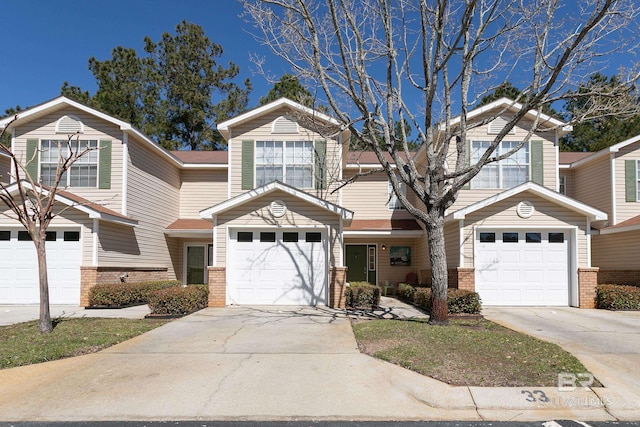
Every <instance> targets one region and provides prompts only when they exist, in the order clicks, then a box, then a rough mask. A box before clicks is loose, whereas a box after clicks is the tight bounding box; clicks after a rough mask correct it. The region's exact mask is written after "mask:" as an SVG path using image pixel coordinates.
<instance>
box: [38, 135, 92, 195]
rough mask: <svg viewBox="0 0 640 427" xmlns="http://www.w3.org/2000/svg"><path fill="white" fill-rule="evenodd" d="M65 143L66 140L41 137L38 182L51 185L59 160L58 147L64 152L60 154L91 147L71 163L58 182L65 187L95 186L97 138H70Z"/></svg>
mask: <svg viewBox="0 0 640 427" xmlns="http://www.w3.org/2000/svg"><path fill="white" fill-rule="evenodd" d="M69 145H70V147H69V146H68V145H67V141H66V140H56V139H43V140H41V141H40V182H41V183H42V184H44V185H53V184H54V182H55V178H56V170H57V168H58V161H59V160H60V154H61V153H60V151H59V150H60V148H62V150H64V151H65V152H64V153H62V156H65V157H67V156H69V155H70V153H69V149H71V151H72V152H74V153H77V152H83V151H84V150H86V149H87V148H89V149H91V151H89V152H88V153H87V154H85V155H84V156H82V157H80V158H79V159H78V160H76V162H75V163H74V164H73V165H71V168H70V169H69V170H68V171H67V172H66V173H65V174H64V175H62V180H61V181H60V184H61V185H62V186H65V187H97V186H98V149H97V148H98V141H97V140H79V141H78V140H72V141H71V143H70V144H69Z"/></svg>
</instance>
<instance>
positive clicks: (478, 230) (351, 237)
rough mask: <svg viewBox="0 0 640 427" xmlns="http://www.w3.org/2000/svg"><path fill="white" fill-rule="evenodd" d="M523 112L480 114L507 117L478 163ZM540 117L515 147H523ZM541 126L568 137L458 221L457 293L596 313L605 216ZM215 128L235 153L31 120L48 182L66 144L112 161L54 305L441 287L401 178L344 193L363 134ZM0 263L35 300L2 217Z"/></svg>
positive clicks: (522, 165)
mask: <svg viewBox="0 0 640 427" xmlns="http://www.w3.org/2000/svg"><path fill="white" fill-rule="evenodd" d="M517 108H519V106H518V105H517V104H514V103H513V102H511V101H508V100H505V99H502V100H499V101H496V102H494V103H492V104H490V105H487V106H484V107H482V108H479V109H477V110H475V111H473V112H471V113H470V117H471V118H474V117H475V118H482V117H484V115H488V114H495V112H496V111H499V112H500V114H501V117H498V118H497V119H496V120H494V121H492V122H491V123H489V124H488V125H487V126H483V127H479V128H477V129H476V130H475V131H474V133H473V134H471V135H470V139H469V146H470V148H471V152H472V153H476V152H477V151H478V150H480V149H482V147H483V146H484V145H483V144H486V141H488V140H490V139H492V138H493V136H494V135H495V133H496V132H497V131H499V129H501V126H503V125H504V120H506V119H508V116H509V114H511V113H512V111H514V110H515V109H517ZM535 114H537V113H536V112H530V114H529V116H527V119H526V120H524V121H523V123H522V124H521V126H519V127H518V128H517V129H516V130H515V133H513V134H512V135H509V137H508V138H506V139H505V142H504V143H503V146H502V147H501V150H508V149H509V147H510V146H512V145H513V144H516V143H517V142H518V141H520V140H521V139H522V138H523V137H524V136H525V135H526V131H527V126H528V124H529V123H530V120H531V117H533V116H534V115H535ZM542 119H543V121H546V122H548V123H549V124H551V125H552V127H553V129H557V130H553V131H549V132H536V133H535V134H534V137H533V138H531V141H530V142H529V143H528V144H527V145H525V147H524V148H523V150H521V151H519V152H518V153H516V154H515V155H514V156H512V158H511V159H508V160H505V161H503V162H500V163H498V164H494V165H491V166H488V167H487V168H485V169H484V170H483V171H482V172H481V174H480V175H479V176H478V177H477V178H475V179H474V180H473V181H472V182H471V184H470V186H469V188H465V189H464V190H462V191H461V193H460V196H459V198H458V200H457V202H456V204H455V205H454V206H453V207H452V208H451V209H449V211H448V212H447V218H446V226H445V234H446V250H447V256H448V263H449V265H448V267H449V279H450V284H451V285H452V286H458V287H461V288H466V289H475V290H477V291H478V292H480V294H481V296H482V298H483V300H484V302H485V304H511V305H580V306H589V304H590V303H589V299H590V298H591V300H592V299H593V298H592V294H593V285H594V284H595V279H594V278H595V272H596V269H592V268H591V262H590V253H591V250H590V245H591V234H590V232H591V223H593V222H596V221H603V220H605V219H606V214H605V213H604V212H602V211H600V210H599V209H596V208H593V207H591V206H589V205H587V204H584V203H581V202H578V201H576V200H574V199H572V198H570V197H567V196H566V195H562V194H560V193H558V192H557V190H558V189H559V186H560V178H559V174H558V150H557V143H558V138H559V137H560V136H561V135H562V132H563V129H562V123H560V122H558V121H557V120H554V119H552V118H550V117H546V116H544V115H543V116H542ZM8 122H9V119H5V120H3V121H1V122H0V125H6V124H7V123H8ZM218 129H219V130H220V132H221V133H222V134H223V136H224V137H225V138H226V140H227V142H228V151H225V152H186V151H185V152H168V151H166V150H164V149H163V148H161V147H159V146H158V145H157V144H155V143H154V142H153V141H151V140H150V139H149V138H147V137H146V136H145V135H143V134H141V133H140V132H139V131H137V130H135V129H133V128H132V127H131V126H130V125H129V124H127V123H124V122H122V121H120V120H118V119H115V118H113V117H110V116H108V115H105V114H103V113H101V112H99V111H96V110H93V109H91V108H88V107H86V106H83V105H81V104H78V103H77V102H74V101H71V100H68V99H66V98H63V97H60V98H56V99H54V100H52V101H49V102H47V103H44V104H42V105H39V106H36V107H34V108H32V109H29V110H27V111H25V112H22V113H21V115H20V117H19V119H18V120H17V121H16V122H14V123H12V124H11V128H10V129H9V130H10V132H11V135H12V149H13V150H15V153H16V154H18V155H19V157H21V158H22V159H23V160H24V159H31V158H33V159H34V161H33V162H32V163H30V164H29V165H28V169H29V171H30V174H31V175H32V176H34V177H37V179H38V180H39V181H40V182H42V183H43V184H47V179H50V178H49V177H50V172H49V171H50V168H51V159H52V157H55V150H54V148H55V147H57V144H56V142H55V141H58V140H60V139H63V138H66V137H67V135H68V134H70V133H75V132H78V134H77V135H78V136H76V137H74V138H77V139H78V140H79V141H80V144H84V145H82V146H87V145H88V146H91V147H94V146H95V147H96V148H98V149H97V150H95V152H94V153H92V154H91V155H90V156H89V157H88V159H87V160H86V161H83V163H80V164H78V165H77V167H75V168H74V169H72V170H71V171H70V173H69V174H68V177H67V180H68V182H67V186H66V188H65V191H64V192H62V193H61V194H60V195H58V203H59V204H60V206H66V207H68V209H66V210H65V211H64V212H63V213H62V214H60V215H59V216H58V217H56V218H55V219H54V221H53V223H52V226H51V229H50V230H51V231H52V234H51V236H52V237H51V241H50V242H48V246H49V249H50V251H51V253H52V255H51V258H50V260H49V264H50V265H49V267H50V271H52V272H53V274H52V275H51V288H52V301H53V302H54V303H56V302H57V303H75V302H77V301H80V302H81V304H86V303H87V295H88V290H89V289H90V288H91V287H92V286H93V285H95V284H97V283H107V282H117V281H118V280H121V279H122V280H127V281H137V280H141V279H142V278H145V279H147V278H151V277H158V278H160V277H168V278H178V279H180V280H183V281H184V282H186V283H202V282H204V283H208V284H209V288H210V301H209V302H210V305H211V306H222V305H227V304H311V305H316V304H328V305H332V306H342V305H343V304H344V286H345V284H346V283H347V282H348V281H359V280H367V281H369V282H372V283H377V284H380V285H384V284H385V283H386V282H392V283H397V282H400V281H404V280H405V278H406V277H407V275H408V274H410V273H414V274H416V273H417V274H419V276H420V280H421V281H422V282H428V281H429V280H430V269H429V261H428V245H427V240H426V236H425V234H424V231H423V230H422V228H421V227H420V226H419V225H418V224H417V222H416V221H415V220H414V219H413V218H412V217H411V216H410V215H409V214H407V212H406V211H405V210H404V209H402V206H400V205H399V204H398V202H397V200H396V198H395V197H394V195H393V192H392V191H391V190H390V187H389V183H388V181H387V177H386V175H385V174H384V173H376V174H371V175H367V176H363V177H360V178H359V179H357V180H355V181H354V182H353V183H351V184H348V185H346V186H344V187H342V186H341V185H340V183H341V182H342V181H343V179H345V178H348V177H350V176H352V175H353V174H354V173H356V172H358V171H367V170H371V169H372V168H376V167H377V166H376V165H377V162H376V159H375V156H373V155H372V153H367V152H350V151H349V150H348V148H349V144H348V141H349V138H350V134H349V132H348V131H346V130H344V129H342V128H341V127H340V126H339V125H338V122H337V121H336V120H334V119H333V118H331V117H329V116H327V115H325V114H323V113H320V112H317V111H313V110H310V109H308V108H306V107H304V106H302V105H299V104H297V103H294V102H292V101H289V100H286V99H280V100H277V101H275V102H272V103H270V104H268V105H265V106H262V107H259V108H256V109H254V110H251V111H248V112H246V113H244V114H241V115H239V116H237V117H235V118H233V119H230V120H228V121H225V122H223V123H220V124H219V125H218ZM410 155H413V156H414V157H415V159H416V161H418V162H420V161H421V160H420V159H421V156H422V158H424V154H423V153H421V152H420V151H419V152H418V153H415V154H414V153H412V154H410ZM473 155H475V154H472V156H473ZM450 158H451V159H455V155H454V153H453V152H452V153H451V156H450ZM451 159H450V164H451V165H452V166H453V165H454V160H451ZM423 160H424V159H423ZM9 174H10V175H11V171H9ZM408 197H409V198H410V199H412V195H411V194H409V195H408ZM54 235H55V240H54ZM26 237H28V236H26ZM0 251H2V253H3V255H2V257H1V258H0V259H9V260H10V262H8V263H3V264H2V265H0V270H1V271H0V273H1V274H0V303H28V302H36V301H37V283H36V277H35V276H36V273H35V271H36V269H35V258H34V257H35V255H34V253H33V252H34V251H33V248H32V243H31V242H29V241H28V239H27V238H25V232H24V230H22V229H21V227H20V226H19V224H18V223H17V222H16V221H15V220H11V219H9V218H5V217H0ZM592 282H593V283H592Z"/></svg>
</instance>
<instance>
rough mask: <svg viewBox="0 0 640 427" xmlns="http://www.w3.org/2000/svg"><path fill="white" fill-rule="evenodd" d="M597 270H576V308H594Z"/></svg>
mask: <svg viewBox="0 0 640 427" xmlns="http://www.w3.org/2000/svg"><path fill="white" fill-rule="evenodd" d="M598 270H599V268H578V289H579V291H578V307H580V308H596V286H598Z"/></svg>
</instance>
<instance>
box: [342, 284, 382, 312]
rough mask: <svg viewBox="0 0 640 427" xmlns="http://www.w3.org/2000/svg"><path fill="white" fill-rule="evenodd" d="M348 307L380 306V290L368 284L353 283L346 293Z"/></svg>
mask: <svg viewBox="0 0 640 427" xmlns="http://www.w3.org/2000/svg"><path fill="white" fill-rule="evenodd" d="M345 296H346V299H347V301H346V303H347V307H361V308H365V307H366V308H373V307H375V306H377V305H379V304H380V288H379V287H377V286H374V285H372V284H371V283H368V282H351V283H349V287H348V288H347V290H346V292H345Z"/></svg>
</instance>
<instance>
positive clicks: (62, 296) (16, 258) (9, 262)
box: [0, 229, 81, 304]
mask: <svg viewBox="0 0 640 427" xmlns="http://www.w3.org/2000/svg"><path fill="white" fill-rule="evenodd" d="M50 231H55V232H56V240H55V241H48V242H47V243H46V248H47V267H48V270H47V272H48V277H49V301H50V303H51V304H78V303H79V302H80V263H81V247H80V242H79V241H65V240H64V231H65V230H53V229H50ZM74 231H75V230H74ZM17 236H18V231H17V230H12V231H11V239H10V240H2V241H0V257H1V258H0V259H2V263H1V264H0V304H37V303H38V302H39V301H40V291H39V281H38V259H37V256H36V250H35V247H34V245H33V242H31V241H19V240H18V237H17Z"/></svg>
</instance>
